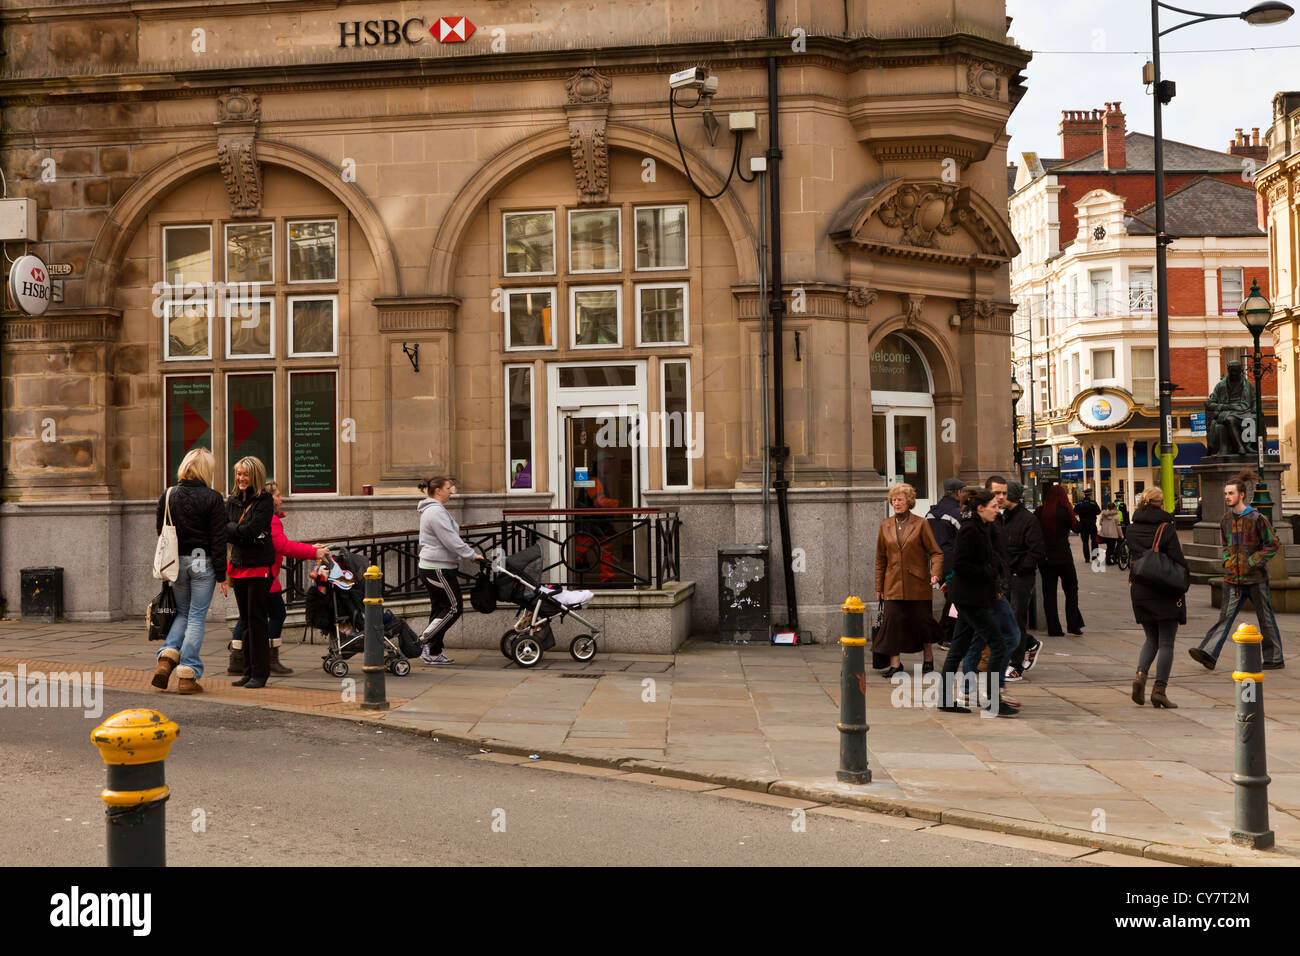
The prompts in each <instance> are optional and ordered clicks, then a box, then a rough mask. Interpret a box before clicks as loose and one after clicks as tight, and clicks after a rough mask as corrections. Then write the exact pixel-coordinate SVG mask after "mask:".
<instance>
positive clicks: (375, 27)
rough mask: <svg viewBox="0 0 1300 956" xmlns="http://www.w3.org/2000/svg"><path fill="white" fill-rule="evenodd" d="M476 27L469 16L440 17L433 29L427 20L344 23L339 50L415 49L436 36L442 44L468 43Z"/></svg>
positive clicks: (413, 18)
mask: <svg viewBox="0 0 1300 956" xmlns="http://www.w3.org/2000/svg"><path fill="white" fill-rule="evenodd" d="M475 29H476V28H475V26H474V24H473V23H471V22H470V20H469V17H460V16H456V17H439V18H438V19H437V20H435V21H433V25H432V26H430V25H429V24H428V21H426V20H425V18H424V17H411V18H410V19H408V20H340V21H339V49H344V48H346V47H349V46H352V47H361V46H401V45H403V44H405V45H407V46H415V45H416V44H418V43H423V42H424V39H425V37H428V36H432V37H434V38H436V39H437V41H438V42H439V43H464V42H465V41H466V40H468V39H469V38H470V36H472V35H473V33H474V30H475Z"/></svg>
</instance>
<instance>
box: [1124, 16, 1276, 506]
mask: <svg viewBox="0 0 1300 956" xmlns="http://www.w3.org/2000/svg"><path fill="white" fill-rule="evenodd" d="M1161 7H1163V8H1164V9H1166V10H1171V11H1173V12H1174V13H1185V14H1187V15H1188V16H1190V17H1192V18H1193V19H1191V20H1184V21H1183V22H1182V23H1179V24H1177V25H1176V26H1172V27H1170V28H1169V29H1168V30H1161V29H1160V8H1161ZM1294 13H1295V10H1293V9H1292V8H1291V7H1289V6H1288V5H1287V4H1285V3H1274V2H1270V3H1257V4H1255V6H1253V7H1251V8H1250V9H1249V10H1246V11H1245V12H1243V13H1198V12H1196V11H1195V10H1184V9H1183V8H1181V7H1174V6H1170V5H1169V4H1167V3H1160V2H1159V0H1151V62H1150V63H1148V64H1147V65H1146V67H1144V68H1143V70H1142V81H1143V82H1144V83H1151V84H1153V87H1152V88H1153V90H1154V91H1155V95H1154V96H1153V97H1151V99H1152V100H1153V101H1154V109H1155V140H1156V155H1155V167H1156V170H1155V172H1156V335H1157V343H1158V348H1157V352H1158V355H1159V363H1160V370H1159V372H1160V487H1161V488H1162V489H1163V490H1164V493H1165V501H1167V502H1172V501H1173V500H1174V446H1173V436H1172V435H1171V434H1170V432H1171V428H1170V421H1171V419H1172V417H1173V415H1172V410H1171V393H1172V392H1173V390H1174V384H1173V383H1172V382H1171V381H1169V374H1170V373H1169V291H1168V283H1167V281H1166V280H1167V278H1168V276H1167V272H1166V268H1165V246H1167V245H1169V243H1171V242H1173V237H1172V236H1170V235H1168V234H1167V233H1166V232H1165V148H1164V143H1165V141H1164V134H1163V131H1162V125H1161V108H1162V107H1163V106H1164V105H1165V104H1166V103H1168V102H1169V101H1170V100H1172V99H1173V98H1174V93H1175V88H1174V83H1173V81H1172V80H1161V79H1160V38H1161V37H1162V36H1164V35H1165V34H1166V33H1173V32H1174V31H1175V30H1181V29H1182V28H1183V27H1190V26H1191V25H1192V24H1194V23H1204V22H1205V21H1207V20H1245V21H1246V22H1247V23H1250V24H1254V25H1255V26H1270V25H1272V24H1275V23H1282V22H1284V21H1286V20H1288V19H1290V18H1291V15H1292V14H1294ZM1260 422H1261V426H1262V422H1263V419H1262V418H1261V419H1260ZM1261 477H1263V475H1262V474H1261ZM1260 510H1261V511H1262V510H1263V509H1262V508H1261V509H1260Z"/></svg>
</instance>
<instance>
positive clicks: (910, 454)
mask: <svg viewBox="0 0 1300 956" xmlns="http://www.w3.org/2000/svg"><path fill="white" fill-rule="evenodd" d="M903 471H904V472H905V473H907V474H909V475H915V474H916V446H915V445H904V446H903Z"/></svg>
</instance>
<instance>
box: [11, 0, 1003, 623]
mask: <svg viewBox="0 0 1300 956" xmlns="http://www.w3.org/2000/svg"><path fill="white" fill-rule="evenodd" d="M777 8H778V20H779V23H780V25H781V28H782V32H783V33H784V34H785V35H783V36H781V37H777V38H766V36H765V31H764V30H763V29H762V28H761V26H760V25H761V24H762V22H763V15H764V3H763V2H761V0H746V2H728V3H724V4H720V5H717V6H711V7H708V8H707V9H706V8H705V7H704V6H703V5H700V6H699V8H698V9H691V8H689V5H688V7H678V6H677V5H672V6H668V5H659V4H653V5H646V4H637V3H622V2H614V3H610V4H607V5H605V6H603V7H601V9H600V10H599V11H598V12H596V13H590V12H579V11H576V10H574V9H573V8H572V6H571V5H569V4H566V3H563V2H560V0H543V2H534V3H524V2H515V0H477V2H473V3H468V4H466V5H465V6H464V7H463V8H461V9H460V10H459V11H458V13H457V16H456V17H446V18H440V16H439V13H438V11H436V10H433V9H429V8H423V7H419V6H418V5H412V4H404V5H402V6H401V8H400V10H398V11H395V10H394V8H392V7H391V6H382V5H371V4H364V3H362V4H351V5H348V6H347V7H339V8H333V7H330V8H328V9H326V8H322V7H320V6H319V5H318V4H312V3H304V2H301V0H273V2H271V3H269V4H264V5H262V6H260V7H259V8H258V11H257V12H256V13H251V12H248V11H246V10H244V9H243V8H235V7H232V8H230V9H228V10H227V9H225V8H222V7H212V6H211V5H200V4H187V3H182V4H172V5H168V6H167V7H166V8H159V9H151V10H149V11H148V12H142V11H139V10H136V9H135V8H134V7H132V6H131V5H129V4H125V3H123V4H120V5H116V6H115V5H113V4H111V3H110V4H108V5H107V6H105V5H102V4H101V5H97V6H96V7H95V11H96V13H95V20H94V22H90V21H88V20H86V19H85V17H84V12H85V8H84V5H83V4H79V3H74V2H70V0H52V2H49V3H46V4H42V5H38V6H33V7H29V8H26V9H25V10H23V11H21V12H18V11H7V12H5V13H3V14H0V23H2V24H3V30H4V37H5V43H6V48H7V49H8V51H9V53H8V56H7V58H6V61H5V64H6V72H5V73H4V75H3V78H2V79H0V108H2V109H3V114H4V120H5V124H4V134H3V139H2V140H0V144H2V145H0V161H2V163H3V169H4V171H5V175H6V178H7V181H8V188H9V196H10V197H14V196H24V197H29V198H32V199H35V200H36V201H37V203H38V206H39V210H40V213H39V235H38V236H37V240H36V241H35V242H31V243H29V244H28V247H29V248H30V250H31V251H32V252H33V253H35V254H38V255H40V256H42V257H43V258H44V259H46V261H48V262H51V263H66V264H69V265H70V266H71V273H70V275H69V276H68V277H67V278H66V279H64V280H62V289H61V301H59V302H58V303H57V304H56V305H55V306H54V307H52V308H51V310H50V311H49V312H48V313H47V314H46V315H45V316H43V317H41V318H39V319H29V318H23V317H19V316H16V315H15V314H13V313H12V312H6V318H5V319H4V323H3V324H4V346H3V379H4V418H3V422H4V430H3V442H4V456H3V464H4V468H5V474H4V496H5V504H4V506H3V511H2V512H0V515H2V517H0V585H2V587H3V593H4V595H5V596H6V597H7V598H8V600H9V602H10V604H11V605H12V604H13V603H14V602H15V600H16V598H17V594H18V574H19V569H20V568H21V567H24V566H28V565H59V566H63V567H65V568H66V569H67V576H68V577H67V585H66V589H67V595H66V600H67V606H68V611H69V616H70V617H82V618H93V617H110V618H111V617H118V616H121V615H132V614H135V613H137V612H138V610H139V609H140V608H141V607H143V604H144V602H145V601H146V600H147V598H148V595H149V591H150V589H151V581H150V580H149V575H148V568H147V562H148V559H149V556H150V554H151V552H152V547H151V541H152V537H153V522H152V516H153V509H154V502H155V501H156V499H157V496H158V495H159V493H160V492H161V491H162V489H163V488H164V487H165V486H166V484H167V482H168V481H169V480H172V479H173V478H174V469H175V465H176V463H177V461H178V460H179V458H180V456H181V455H183V453H184V451H185V450H186V449H188V448H190V447H193V446H194V445H196V444H203V445H206V446H207V447H210V448H212V449H213V451H214V453H215V455H216V458H217V462H218V467H219V471H220V473H221V477H220V478H219V481H218V485H219V487H221V488H222V490H225V487H226V485H228V483H229V471H230V468H231V466H232V465H233V462H234V461H235V460H237V459H238V458H239V457H242V456H243V455H246V454H257V455H258V457H261V458H263V459H264V460H265V461H266V462H267V463H268V467H269V470H270V471H271V472H272V473H273V474H274V475H275V476H276V477H277V478H278V479H279V480H280V481H281V484H282V486H285V487H287V490H288V491H289V493H290V499H291V505H290V508H291V521H290V522H289V526H290V530H291V532H292V533H293V534H294V535H295V536H296V537H299V538H303V539H313V540H314V539H322V538H331V537H334V538H336V537H340V536H343V535H346V534H362V533H371V532H380V531H392V530H407V529H411V528H414V527H415V524H416V522H415V513H414V500H413V499H412V498H411V497H410V496H411V495H412V494H413V493H414V490H415V489H414V485H415V482H416V481H417V480H418V479H419V478H420V477H422V476H427V475H431V474H437V473H451V474H454V475H455V476H457V478H458V479H459V485H460V490H461V497H460V498H458V499H457V500H458V502H459V505H460V508H461V512H460V513H461V516H462V517H463V518H465V519H467V520H475V519H486V518H492V517H498V516H499V515H500V511H501V509H502V508H503V507H506V508H508V507H565V506H567V505H571V504H572V503H573V496H574V494H575V485H574V482H575V473H576V469H578V468H579V467H583V468H586V467H592V468H595V467H598V466H599V462H598V461H595V460H589V459H588V458H587V457H585V456H586V453H587V451H588V450H589V448H590V446H589V445H588V444H587V441H586V431H585V430H584V429H586V428H590V427H592V423H593V422H595V421H597V420H599V418H600V416H605V417H606V418H608V416H616V417H620V418H624V419H628V420H629V421H630V420H632V419H635V418H636V417H637V416H641V418H640V421H641V422H642V423H643V428H642V431H643V432H644V431H645V430H647V428H648V430H649V431H650V432H651V435H650V439H651V440H649V441H644V440H643V441H642V442H641V443H640V445H639V446H637V447H634V448H633V449H632V450H631V451H628V452H626V453H620V454H618V455H615V459H616V460H615V462H614V465H613V467H614V468H615V469H616V470H618V472H619V480H620V481H621V482H622V484H621V486H620V487H622V488H623V489H624V492H623V495H622V497H623V498H624V499H625V500H621V501H620V504H627V505H636V506H642V507H677V508H679V509H680V510H681V513H682V516H683V520H684V529H683V551H684V567H683V577H684V578H685V579H687V580H693V581H696V582H699V584H700V586H699V587H698V588H697V589H696V594H695V597H694V603H693V607H692V609H691V614H692V626H693V627H695V628H696V629H698V630H708V629H709V628H710V627H711V626H712V625H713V624H714V623H715V622H716V615H717V608H716V598H715V593H714V592H715V588H714V586H713V582H714V581H715V580H716V570H715V568H716V556H715V550H716V546H717V545H718V544H721V543H728V542H747V541H748V542H752V541H755V540H756V538H757V536H758V535H759V533H760V528H761V524H762V522H761V517H762V516H761V514H760V497H759V491H758V490H757V486H758V485H759V484H760V482H761V478H760V476H761V466H762V454H763V449H762V447H761V437H760V436H761V414H762V402H761V398H762V393H761V388H760V381H761V377H760V376H761V368H760V362H759V358H758V356H759V354H760V349H759V344H760V343H759V328H760V322H759V319H760V311H761V303H760V288H759V275H760V269H761V268H762V267H761V265H760V263H759V260H758V256H757V248H758V231H759V218H760V216H759V213H760V209H761V204H762V203H763V202H764V201H765V195H764V194H763V193H761V192H760V185H761V183H762V180H761V179H760V180H759V182H756V183H754V182H746V181H742V179H749V178H751V173H750V164H749V160H750V158H751V157H756V156H763V155H764V154H765V153H766V151H767V137H768V119H769V116H768V99H767V68H766V66H767V64H766V58H767V57H768V56H775V57H777V58H778V59H779V69H778V71H777V82H778V89H779V106H778V109H779V114H780V139H781V143H780V147H781V150H782V161H781V166H780V170H781V172H780V175H781V192H782V206H781V210H780V214H781V231H782V236H783V259H782V262H783V268H784V277H785V281H784V286H785V301H786V307H787V315H786V332H785V341H784V343H783V349H784V358H785V369H786V374H785V382H784V396H785V403H786V436H787V443H788V444H789V446H790V454H791V458H790V461H791V462H792V468H793V474H792V476H791V478H792V489H793V490H792V493H791V502H792V504H791V520H792V543H793V544H794V545H795V546H796V547H800V548H802V550H803V554H804V561H805V567H806V570H803V571H802V572H801V573H800V574H799V575H798V576H797V577H796V584H797V587H798V588H799V592H800V605H801V622H802V623H803V624H804V627H805V629H806V630H811V631H813V633H814V634H817V635H819V636H825V635H826V634H830V633H831V632H832V631H834V630H835V629H836V628H837V627H838V624H837V623H836V621H837V616H838V607H839V604H840V603H841V602H842V600H843V599H844V597H845V596H846V595H848V594H850V593H860V592H864V591H866V592H869V591H870V587H871V585H870V581H871V574H872V548H871V543H872V541H873V540H874V535H875V529H876V525H877V524H878V521H879V519H880V517H882V515H883V513H884V507H883V505H882V503H881V502H882V498H883V489H884V487H885V485H886V483H887V481H892V480H894V478H896V477H898V476H900V475H901V476H902V477H903V478H906V479H908V480H911V481H912V482H913V483H914V484H916V485H917V486H918V490H919V491H920V492H921V497H922V499H923V501H924V500H929V499H932V498H933V497H934V495H935V494H936V492H935V491H934V488H935V487H936V485H937V483H939V482H941V481H942V480H943V478H945V477H947V476H948V475H949V474H954V473H955V474H961V475H963V476H964V477H967V478H968V479H971V480H975V479H978V478H981V477H982V476H984V475H986V474H988V473H990V472H993V471H997V470H1001V469H1004V468H1006V467H1007V464H1008V462H1009V460H1010V430H1009V425H1010V422H1009V409H1008V408H1007V401H1006V397H1007V383H1008V381H1009V378H1010V375H1009V366H1008V349H1007V336H1008V333H1009V317H1010V314H1011V312H1012V310H1013V307H1012V305H1011V303H1010V301H1009V289H1008V273H1007V263H1008V262H1009V261H1010V259H1011V257H1012V256H1014V255H1015V254H1016V252H1017V248H1016V245H1015V240H1014V238H1013V236H1012V234H1011V231H1010V230H1009V228H1008V226H1007V222H1006V204H1005V193H1006V190H1005V184H1004V181H1003V176H1004V169H1005V165H1006V136H1005V123H1006V119H1007V117H1008V115H1009V113H1010V111H1011V110H1012V109H1013V108H1014V106H1015V104H1016V102H1017V101H1018V100H1019V98H1020V96H1021V95H1023V87H1022V85H1021V84H1022V79H1023V77H1022V76H1021V72H1020V71H1021V70H1022V69H1023V68H1024V66H1025V65H1026V63H1027V61H1028V54H1027V53H1025V52H1024V51H1022V50H1020V49H1018V48H1017V47H1016V46H1015V45H1014V42H1013V41H1010V40H1009V39H1008V38H1007V27H1008V21H1007V19H1006V16H1005V8H1004V5H1003V3H1001V2H996V0H963V2H959V3H956V4H953V3H951V2H947V0H945V2H938V0H924V2H918V3H914V4H911V5H907V6H906V7H902V6H900V5H897V4H888V3H884V2H878V0H870V2H851V3H848V4H843V3H841V2H838V0H837V2H833V3H832V2H823V0H813V2H807V0H800V2H780V3H778V4H777ZM954 9H955V10H956V13H955V14H954ZM461 15H463V16H464V17H466V18H467V21H468V23H467V24H459V22H458V21H459V17H460V16H461ZM448 34H450V35H448ZM461 34H467V38H466V39H465V40H464V41H460V40H459V36H460V35H461ZM647 38H652V39H647ZM701 63H707V65H708V68H709V70H710V71H711V73H712V75H713V76H715V77H717V79H718V91H717V93H716V95H715V96H714V97H713V98H712V100H711V103H709V102H707V101H706V103H704V104H702V105H700V106H699V107H697V108H695V109H688V108H686V107H688V106H690V105H691V102H692V99H693V97H694V94H693V93H690V94H688V95H686V96H684V97H681V98H680V99H679V104H680V105H679V106H678V107H676V109H675V112H673V113H670V105H669V95H668V82H667V74H668V73H669V72H671V71H673V70H676V69H681V68H684V67H690V66H694V65H697V64H701ZM710 105H711V108H712V111H713V113H714V114H715V115H716V117H717V118H718V119H719V121H720V123H721V126H722V132H721V134H720V135H718V136H717V138H716V141H714V142H711V141H710V139H709V137H708V134H707V131H706V127H705V123H704V122H702V120H701V116H702V113H703V110H704V107H706V106H710ZM747 111H752V112H753V113H754V114H755V118H756V125H757V129H756V131H754V132H747V133H745V134H743V136H742V137H741V139H740V144H739V146H740V148H739V152H740V160H739V170H740V175H739V176H735V177H732V176H729V175H728V170H729V169H730V167H731V164H732V158H733V151H734V150H735V148H736V146H735V139H734V138H733V136H732V135H731V134H730V133H729V132H728V114H735V113H743V112H747ZM674 122H675V123H676V138H675V134H674V129H673V123H674ZM678 142H680V149H679V145H678ZM697 187H698V188H697ZM706 196H713V197H714V198H705V197H706ZM10 246H13V244H12V243H11V244H10ZM11 254H13V253H12V251H11ZM417 349H418V353H417ZM656 416H657V417H656ZM657 422H659V423H665V424H666V423H671V424H673V425H674V427H673V428H668V427H665V428H663V429H660V428H659V425H658V424H656V423H657ZM644 423H648V425H645V424H644ZM678 426H680V427H678ZM579 435H581V436H583V437H582V440H581V441H580V440H579V438H578V436H579ZM655 439H660V440H655ZM633 444H635V443H633ZM579 446H581V448H580V447H579ZM620 447H621V446H620ZM371 492H373V494H371ZM827 527H834V528H836V529H843V533H842V534H840V533H838V532H837V533H836V534H834V535H827V534H825V529H826V528H827ZM772 577H773V581H774V588H775V591H774V595H773V601H774V604H776V605H778V610H777V616H778V618H779V616H780V613H781V612H780V610H779V605H780V604H781V603H782V602H783V600H784V595H783V591H782V585H781V581H780V577H781V576H780V574H779V572H775V573H774V574H773V576H772ZM218 603H219V602H218ZM214 613H219V610H218V611H214Z"/></svg>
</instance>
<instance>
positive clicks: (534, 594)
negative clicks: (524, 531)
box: [493, 544, 600, 667]
mask: <svg viewBox="0 0 1300 956" xmlns="http://www.w3.org/2000/svg"><path fill="white" fill-rule="evenodd" d="M541 567H542V547H541V545H540V544H534V545H531V546H530V547H527V548H524V549H523V550H521V551H517V552H515V553H514V554H513V555H510V556H509V557H507V558H506V559H505V561H504V562H503V563H501V564H500V565H498V566H497V567H495V568H493V571H494V572H495V574H496V578H495V582H494V583H495V586H496V593H497V600H498V601H507V602H509V603H511V604H513V605H515V606H516V607H517V608H519V617H518V618H516V620H515V623H514V625H513V626H512V627H511V628H510V630H508V631H506V632H505V633H504V634H502V635H501V653H502V654H503V655H504V656H505V658H506V660H511V661H514V662H515V663H516V664H518V665H519V666H520V667H536V666H537V664H538V663H539V662H540V661H541V659H542V654H543V653H544V652H546V651H549V650H550V649H551V648H553V647H554V646H555V634H554V633H553V632H552V630H551V622H552V621H562V620H564V618H565V617H567V616H568V615H570V614H572V615H573V616H574V617H576V618H577V619H578V620H579V621H581V622H582V623H583V624H585V625H587V627H588V628H590V629H591V633H590V634H579V635H577V636H576V637H574V639H573V640H571V641H570V642H569V656H571V657H572V658H573V659H574V660H575V661H581V662H584V663H585V662H586V661H589V660H591V659H592V658H593V657H595V656H596V638H598V637H599V636H600V628H598V627H596V625H594V624H592V623H591V622H590V621H588V620H587V619H586V618H585V617H583V616H582V615H581V614H579V613H578V610H579V609H580V608H584V607H586V606H587V604H588V603H589V602H590V601H591V599H592V598H593V597H595V595H594V594H593V593H592V592H591V591H562V590H559V589H557V588H553V587H550V586H548V585H545V584H542V583H541V581H540V579H541Z"/></svg>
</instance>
